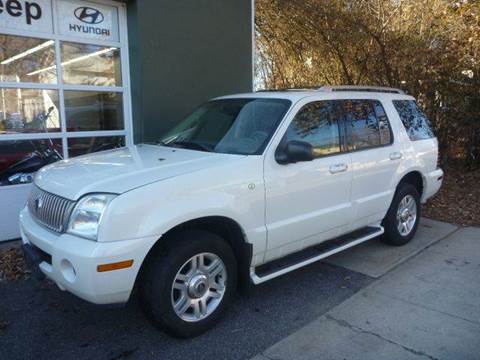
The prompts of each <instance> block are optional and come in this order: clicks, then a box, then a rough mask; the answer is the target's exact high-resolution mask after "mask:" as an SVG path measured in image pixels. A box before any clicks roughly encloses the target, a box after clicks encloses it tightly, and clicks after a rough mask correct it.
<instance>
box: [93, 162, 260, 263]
mask: <svg viewBox="0 0 480 360" xmlns="http://www.w3.org/2000/svg"><path fill="white" fill-rule="evenodd" d="M258 158H259V159H255V157H247V158H245V159H244V160H241V161H240V163H239V162H235V164H227V165H225V166H221V167H220V168H219V169H215V171H213V172H212V169H206V170H204V171H203V170H202V171H197V172H195V173H194V174H193V173H192V174H187V175H182V176H179V177H176V178H170V179H167V180H163V181H160V182H156V183H152V184H149V185H146V186H143V187H141V188H138V189H135V190H132V191H129V192H127V193H124V194H122V195H120V196H118V197H117V198H115V199H114V200H113V201H112V203H111V204H110V206H109V208H108V209H107V211H106V213H105V214H104V218H103V219H102V223H101V226H100V230H99V241H104V242H108V241H119V240H126V239H135V238H140V237H148V236H157V237H158V238H160V237H161V236H162V235H163V234H165V233H166V232H168V231H169V230H170V229H172V228H174V227H176V226H178V225H180V224H182V223H185V222H188V221H191V220H195V219H198V218H203V217H207V216H222V217H226V218H229V219H232V220H233V221H235V222H236V223H238V224H239V225H240V227H241V228H242V229H243V230H244V233H245V236H246V241H247V242H249V243H251V244H252V245H253V253H254V254H256V253H257V252H263V251H265V246H266V228H265V222H264V216H265V194H264V186H263V164H262V161H261V157H258ZM256 160H257V161H256Z"/></svg>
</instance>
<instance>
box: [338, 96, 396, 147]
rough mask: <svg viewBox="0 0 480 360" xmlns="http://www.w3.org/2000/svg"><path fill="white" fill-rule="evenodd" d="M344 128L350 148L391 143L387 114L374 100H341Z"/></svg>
mask: <svg viewBox="0 0 480 360" xmlns="http://www.w3.org/2000/svg"><path fill="white" fill-rule="evenodd" d="M342 103H343V109H344V112H345V128H346V135H347V142H348V146H349V149H350V150H361V149H368V148H372V147H377V146H382V145H388V144H391V143H392V135H391V131H390V125H389V122H388V118H387V115H386V113H385V110H384V108H383V106H382V104H381V103H380V102H379V101H376V100H343V101H342Z"/></svg>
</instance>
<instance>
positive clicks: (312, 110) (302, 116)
mask: <svg viewBox="0 0 480 360" xmlns="http://www.w3.org/2000/svg"><path fill="white" fill-rule="evenodd" d="M339 117H340V113H339V110H338V107H337V106H336V103H335V102H334V101H318V102H314V103H311V104H308V105H306V106H304V107H303V108H302V109H301V110H300V111H299V112H298V114H297V115H296V116H295V118H294V119H293V120H292V123H291V124H290V126H289V127H288V130H287V134H286V140H287V141H291V140H300V141H305V142H308V143H310V144H311V145H312V146H313V150H314V154H315V156H316V157H320V156H325V155H330V154H334V153H338V152H340V136H339V130H338V119H339Z"/></svg>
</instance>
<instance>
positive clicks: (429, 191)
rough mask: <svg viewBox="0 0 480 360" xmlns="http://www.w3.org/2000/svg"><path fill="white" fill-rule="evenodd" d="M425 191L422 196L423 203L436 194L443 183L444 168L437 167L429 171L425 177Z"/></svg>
mask: <svg viewBox="0 0 480 360" xmlns="http://www.w3.org/2000/svg"><path fill="white" fill-rule="evenodd" d="M424 181H425V183H424V191H423V196H422V203H425V202H426V201H427V200H428V199H429V198H431V197H432V196H433V195H435V194H436V193H437V192H438V190H440V187H441V186H442V183H443V170H442V169H436V170H434V171H432V172H429V173H428V174H427V176H426V177H425V179H424Z"/></svg>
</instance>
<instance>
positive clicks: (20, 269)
mask: <svg viewBox="0 0 480 360" xmlns="http://www.w3.org/2000/svg"><path fill="white" fill-rule="evenodd" d="M29 277H30V271H29V270H28V269H27V267H26V265H25V261H24V259H23V253H22V250H21V249H19V248H17V247H12V248H9V249H4V250H0V282H2V281H13V280H25V279H28V278H29Z"/></svg>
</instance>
